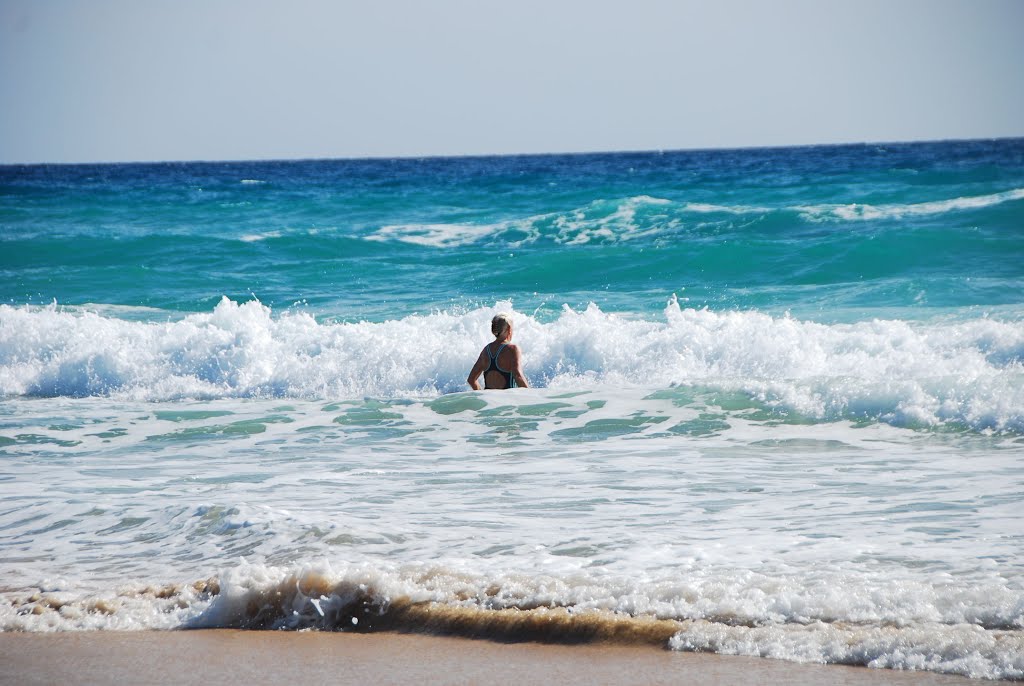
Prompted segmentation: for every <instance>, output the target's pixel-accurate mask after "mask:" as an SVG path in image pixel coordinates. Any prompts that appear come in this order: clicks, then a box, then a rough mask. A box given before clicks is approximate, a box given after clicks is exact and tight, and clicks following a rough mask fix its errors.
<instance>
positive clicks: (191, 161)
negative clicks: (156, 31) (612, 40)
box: [0, 135, 1024, 168]
mask: <svg viewBox="0 0 1024 686" xmlns="http://www.w3.org/2000/svg"><path fill="white" fill-rule="evenodd" d="M1016 140H1024V135H1021V136H979V137H976V138H973V137H972V138H935V139H914V140H902V141H900V140H865V141H849V142H844V143H797V144H779V145H736V146H731V145H730V146H722V147H713V146H707V147H701V146H697V147H687V148H650V149H626V150H577V151H562V152H558V151H556V152H510V153H463V154H459V153H455V154H448V155H445V154H425V155H359V156H351V157H345V156H342V157H251V158H234V159H213V158H202V159H200V158H195V159H166V160H98V161H79V162H0V168H5V167H44V166H69V167H71V166H83V167H84V166H107V165H145V164H248V163H266V162H363V161H389V160H394V161H399V160H448V159H451V160H457V159H488V158H499V157H571V156H586V155H650V154H658V155H664V154H675V153H687V152H738V151H744V150H749V151H753V150H784V149H799V148H841V147H855V146H866V145H926V144H933V143H974V142H993V143H994V142H998V141H1016Z"/></svg>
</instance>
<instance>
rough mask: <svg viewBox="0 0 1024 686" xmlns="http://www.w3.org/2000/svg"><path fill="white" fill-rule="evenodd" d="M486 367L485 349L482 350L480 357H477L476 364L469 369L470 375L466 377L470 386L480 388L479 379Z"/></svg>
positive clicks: (475, 389)
mask: <svg viewBox="0 0 1024 686" xmlns="http://www.w3.org/2000/svg"><path fill="white" fill-rule="evenodd" d="M486 368H487V361H486V360H485V359H484V351H483V350H481V351H480V357H478V358H476V364H474V365H473V368H472V369H470V370H469V376H468V377H466V383H468V384H469V387H470V388H472V389H473V390H474V391H479V390H480V384H479V382H477V379H479V378H480V375H481V374H483V373H484V369H486Z"/></svg>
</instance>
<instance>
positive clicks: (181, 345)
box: [0, 299, 1024, 432]
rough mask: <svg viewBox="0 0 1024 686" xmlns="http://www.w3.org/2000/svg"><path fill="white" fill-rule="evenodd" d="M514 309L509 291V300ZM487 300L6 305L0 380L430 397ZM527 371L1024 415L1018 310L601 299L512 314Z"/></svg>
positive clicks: (856, 409) (152, 394) (967, 422)
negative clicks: (929, 315) (625, 306)
mask: <svg viewBox="0 0 1024 686" xmlns="http://www.w3.org/2000/svg"><path fill="white" fill-rule="evenodd" d="M499 307H500V308H501V309H509V308H510V305H509V304H508V303H502V304H499ZM492 314H493V312H492V310H491V309H490V308H481V309H477V310H473V311H470V312H464V313H445V312H438V313H434V314H430V315H414V316H410V317H406V318H403V319H399V320H391V321H385V322H380V323H370V322H356V323H339V324H331V323H319V322H317V321H316V320H315V319H314V318H313V317H311V316H310V315H309V314H305V313H285V314H283V315H280V316H273V315H272V313H271V311H270V309H269V308H267V307H265V306H263V305H261V304H260V303H259V302H255V301H250V302H246V303H241V304H239V303H235V302H232V301H230V300H227V299H224V300H223V301H222V302H221V303H220V304H219V305H217V307H216V308H215V309H214V310H213V312H211V313H205V314H194V315H189V316H186V317H184V318H182V319H180V320H178V321H172V322H162V323H156V322H148V323H147V322H138V321H125V320H123V319H119V318H115V317H111V316H103V315H100V314H96V313H92V312H82V311H81V310H76V311H64V310H62V309H61V308H60V307H58V306H55V305H54V306H50V307H46V308H32V307H10V306H6V305H4V306H0V393H2V394H3V395H5V396H8V397H12V396H73V397H81V396H93V395H109V396H113V397H121V398H126V399H142V400H168V399H176V398H207V399H209V398H225V397H297V398H348V397H363V396H367V395H369V396H375V397H382V398H394V397H432V396H436V395H437V394H441V393H448V392H452V391H457V390H463V389H464V388H465V384H464V379H465V374H466V370H467V367H468V364H469V361H472V360H473V359H474V358H475V356H476V354H477V353H478V351H479V348H480V346H482V345H483V343H485V342H486V340H485V336H484V334H485V333H486V331H487V322H488V320H489V318H490V316H491V315H492ZM515 317H516V319H517V324H518V326H517V334H516V336H517V341H518V342H519V343H521V344H522V348H523V351H524V353H523V354H524V365H525V368H526V372H527V376H528V378H529V379H530V380H531V382H532V383H533V384H534V385H537V386H547V387H551V388H557V389H565V390H572V389H580V388H593V387H596V386H606V385H613V386H616V385H618V386H636V385H640V386H652V385H653V386H654V387H667V386H669V385H670V384H673V385H679V386H682V387H700V388H710V389H718V390H720V391H728V392H735V393H740V394H743V395H745V396H747V397H748V398H750V399H752V400H753V401H756V402H759V403H762V404H763V405H764V406H765V407H767V408H769V409H774V410H777V411H779V412H783V413H796V415H797V416H801V417H804V418H807V419H813V420H826V421H831V420H838V419H844V418H845V419H858V420H859V419H868V420H877V421H883V422H887V423H891V424H895V425H909V426H932V425H939V424H943V423H952V424H954V425H963V426H965V427H969V428H973V429H976V430H984V429H995V430H1009V431H1013V432H1019V431H1022V430H1024V365H1022V360H1024V324H1022V323H1021V322H1020V321H997V320H993V319H987V318H978V319H967V320H959V321H950V322H939V323H932V324H921V323H918V324H915V323H910V322H903V321H898V320H894V321H886V320H875V321H867V322H860V323H854V324H834V325H825V324H818V323H814V322H807V321H800V320H796V319H792V318H790V317H772V316H769V315H766V314H762V313H758V312H711V311H708V310H693V309H682V308H681V307H680V306H679V305H678V303H676V302H675V301H672V302H671V303H669V305H668V306H667V307H666V309H665V311H664V317H663V319H661V320H656V321H647V320H642V319H627V318H622V317H619V316H616V315H614V314H608V313H605V312H603V311H601V310H600V309H599V308H598V307H597V306H596V305H591V306H590V307H588V308H587V309H585V310H583V311H575V310H572V309H570V308H568V307H566V308H565V309H564V311H563V312H562V314H561V316H560V317H559V318H558V319H556V320H554V321H551V322H547V323H544V322H541V321H538V320H536V319H534V318H533V317H531V316H529V315H526V314H518V313H517V314H515Z"/></svg>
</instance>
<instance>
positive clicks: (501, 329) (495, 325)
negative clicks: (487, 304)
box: [491, 312, 512, 338]
mask: <svg viewBox="0 0 1024 686" xmlns="http://www.w3.org/2000/svg"><path fill="white" fill-rule="evenodd" d="M510 326H512V317H511V315H507V314H505V313H504V312H501V313H499V314H496V315H494V318H493V319H491V333H493V334H494V335H495V337H496V338H501V337H502V336H504V335H505V332H506V331H508V329H509V327H510Z"/></svg>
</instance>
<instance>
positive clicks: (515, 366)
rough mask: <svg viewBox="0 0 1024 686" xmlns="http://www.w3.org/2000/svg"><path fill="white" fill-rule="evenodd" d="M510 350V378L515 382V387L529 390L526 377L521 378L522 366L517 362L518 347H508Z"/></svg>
mask: <svg viewBox="0 0 1024 686" xmlns="http://www.w3.org/2000/svg"><path fill="white" fill-rule="evenodd" d="M509 347H510V348H512V376H513V377H514V378H515V380H516V386H518V387H519V388H529V387H530V384H528V383H526V377H525V376H523V366H522V364H521V363H520V361H519V346H518V345H516V346H511V345H510V346H509Z"/></svg>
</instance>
